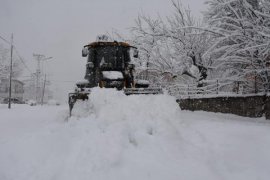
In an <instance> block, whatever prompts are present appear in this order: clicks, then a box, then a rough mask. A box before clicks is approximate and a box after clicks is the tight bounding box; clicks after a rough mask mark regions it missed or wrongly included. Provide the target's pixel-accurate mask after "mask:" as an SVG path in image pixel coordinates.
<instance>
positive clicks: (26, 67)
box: [0, 35, 32, 74]
mask: <svg viewBox="0 0 270 180" xmlns="http://www.w3.org/2000/svg"><path fill="white" fill-rule="evenodd" d="M0 38H1V39H2V40H3V41H4V42H6V43H8V44H9V45H11V43H10V42H9V41H8V40H6V39H5V38H3V37H2V36H1V35H0ZM13 48H14V50H15V52H16V54H17V56H18V57H19V60H20V61H21V63H22V64H23V66H24V67H25V69H27V71H28V72H29V73H30V74H32V71H31V70H30V68H29V67H28V66H27V65H26V63H25V62H24V59H23V58H22V57H21V55H20V53H19V52H18V50H17V48H16V46H15V45H13Z"/></svg>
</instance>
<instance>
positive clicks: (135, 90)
mask: <svg viewBox="0 0 270 180" xmlns="http://www.w3.org/2000/svg"><path fill="white" fill-rule="evenodd" d="M124 93H125V94H126V95H133V94H134V95H139V94H163V91H162V89H161V88H127V89H124Z"/></svg>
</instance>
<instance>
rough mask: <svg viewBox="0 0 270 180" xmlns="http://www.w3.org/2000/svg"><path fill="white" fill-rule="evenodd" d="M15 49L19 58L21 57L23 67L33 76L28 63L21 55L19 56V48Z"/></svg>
mask: <svg viewBox="0 0 270 180" xmlns="http://www.w3.org/2000/svg"><path fill="white" fill-rule="evenodd" d="M14 49H15V52H16V54H17V56H18V57H19V59H20V61H21V62H22V64H23V66H24V67H25V68H26V69H27V70H28V72H29V73H30V74H32V71H31V70H30V68H29V67H28V66H27V65H26V63H25V62H24V59H23V58H22V57H21V56H20V54H19V52H18V50H17V48H16V47H14Z"/></svg>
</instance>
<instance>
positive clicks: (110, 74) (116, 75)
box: [102, 71, 124, 80]
mask: <svg viewBox="0 0 270 180" xmlns="http://www.w3.org/2000/svg"><path fill="white" fill-rule="evenodd" d="M102 75H103V77H104V78H105V79H110V80H115V79H123V78H124V77H123V74H122V72H120V71H102Z"/></svg>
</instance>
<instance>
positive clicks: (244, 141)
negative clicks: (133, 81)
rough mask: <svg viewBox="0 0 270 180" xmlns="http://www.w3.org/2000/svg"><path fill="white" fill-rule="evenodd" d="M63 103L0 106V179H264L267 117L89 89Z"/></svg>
mask: <svg viewBox="0 0 270 180" xmlns="http://www.w3.org/2000/svg"><path fill="white" fill-rule="evenodd" d="M90 99H91V100H90V101H89V102H81V103H78V104H76V106H75V107H74V111H73V117H71V118H67V115H68V110H67V106H43V107H42V106H34V107H31V106H27V105H17V106H14V107H13V108H12V109H11V110H8V109H7V108H6V105H5V106H4V105H1V106H0V114H1V117H0V180H45V179H46V180H86V179H87V180H89V179H93V180H97V179H101V180H105V179H106V180H107V179H115V180H120V179H136V180H138V179H140V180H142V179H147V180H148V179H149V180H151V179H153V180H159V179H160V180H164V179H168V180H180V179H184V180H193V179H194V180H195V179H200V180H202V179H207V180H211V179H213V180H216V179H230V180H231V179H237V180H241V179H243V180H249V179H250V180H254V179H261V180H264V179H265V180H268V179H269V177H270V171H269V167H270V154H269V149H270V123H269V122H268V121H265V120H263V119H250V118H243V117H238V116H234V115H228V114H215V113H206V112H189V111H180V109H179V107H178V105H177V104H176V103H175V99H174V98H173V97H170V96H168V95H156V96H154V95H148V96H145V95H141V96H138V95H136V96H125V95H124V94H123V93H122V92H119V91H115V90H109V89H102V90H100V89H94V90H93V92H92V94H91V97H90Z"/></svg>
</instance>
